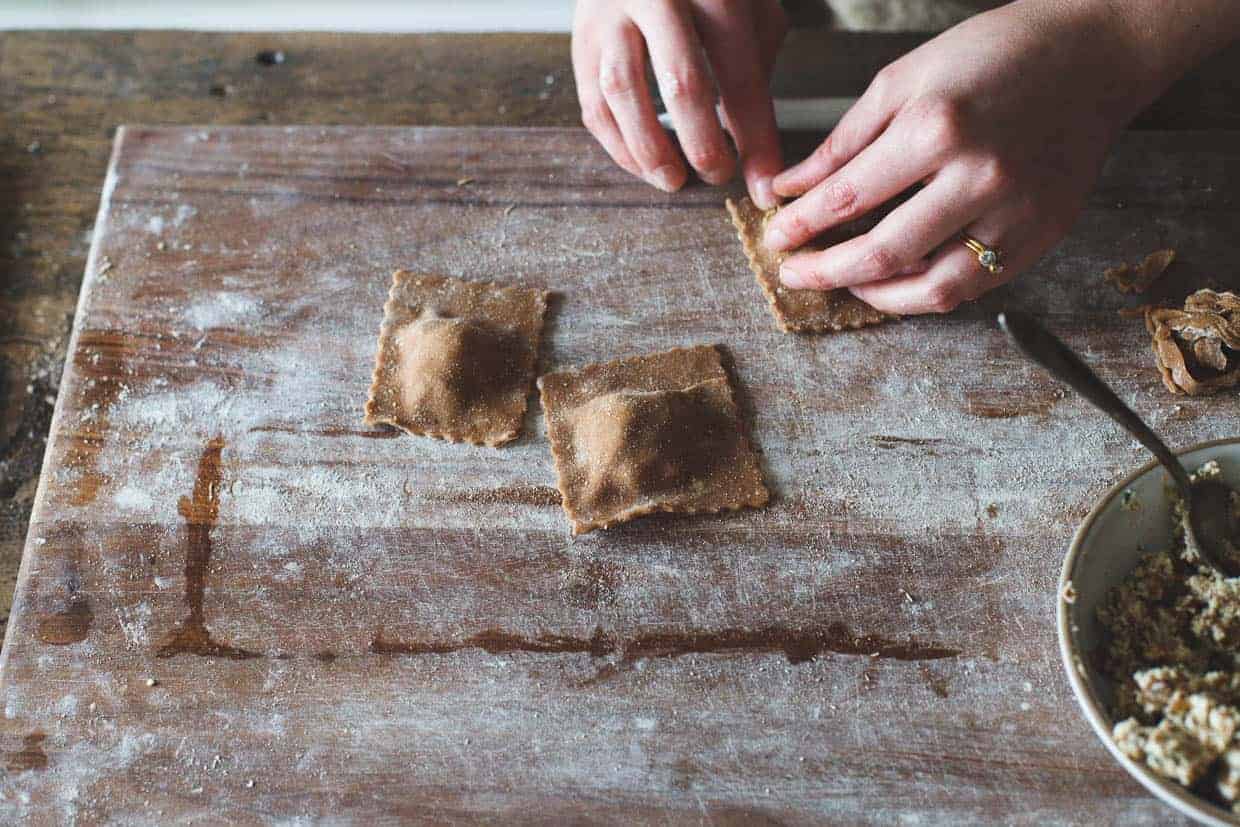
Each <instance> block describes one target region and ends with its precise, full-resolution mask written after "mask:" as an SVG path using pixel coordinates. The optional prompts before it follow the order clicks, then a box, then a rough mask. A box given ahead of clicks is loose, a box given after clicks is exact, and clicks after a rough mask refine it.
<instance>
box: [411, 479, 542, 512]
mask: <svg viewBox="0 0 1240 827" xmlns="http://www.w3.org/2000/svg"><path fill="white" fill-rule="evenodd" d="M426 499H428V500H430V501H431V502H441V503H452V504H458V505H466V504H473V503H476V504H478V505H497V504H507V505H533V506H539V507H543V508H552V507H556V506H559V504H560V492H559V491H558V490H556V489H554V488H551V487H549V486H546V485H502V486H500V487H498V488H481V489H475V490H472V491H471V490H468V489H461V490H452V491H435V492H427V494H426Z"/></svg>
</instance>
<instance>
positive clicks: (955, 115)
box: [915, 100, 965, 153]
mask: <svg viewBox="0 0 1240 827" xmlns="http://www.w3.org/2000/svg"><path fill="white" fill-rule="evenodd" d="M915 114H916V115H917V117H918V120H919V123H920V126H919V129H918V131H919V133H920V135H921V140H922V142H923V144H924V145H925V147H926V148H927V149H929V150H930V151H931V152H932V153H944V152H949V151H951V150H954V149H957V148H959V147H961V146H963V145H964V142H965V113H964V110H963V107H961V106H960V104H958V103H956V102H955V101H950V100H935V101H930V102H927V103H923V104H921V105H920V106H918V108H917V112H916V113H915Z"/></svg>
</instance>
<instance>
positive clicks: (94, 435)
mask: <svg viewBox="0 0 1240 827" xmlns="http://www.w3.org/2000/svg"><path fill="white" fill-rule="evenodd" d="M93 346H94V348H96V349H95V350H94V351H93V352H92V351H90V350H88V349H87V348H85V347H79V348H78V351H77V354H76V358H75V365H74V367H76V368H77V370H78V376H79V377H81V379H80V380H79V381H80V385H79V387H78V391H79V393H80V395H81V407H82V409H83V410H84V411H87V412H88V413H89V416H88V417H84V418H83V419H82V420H81V421H79V423H78V426H77V428H76V429H74V430H73V436H74V441H73V447H72V448H71V449H70V451H69V453H68V454H67V456H66V463H67V464H68V465H69V466H70V467H72V468H74V469H76V470H77V471H78V472H79V477H78V481H77V488H76V489H75V490H74V492H73V496H72V498H71V499H70V502H71V503H72V504H73V505H78V506H81V505H89V504H90V503H92V502H94V501H95V497H96V496H98V494H99V488H100V486H102V485H103V484H104V483H105V482H107V475H106V474H103V473H102V472H100V471H99V469H98V464H99V452H100V451H101V450H102V449H103V442H104V439H105V438H106V437H107V434H108V430H109V428H110V427H111V424H110V421H109V419H108V411H109V410H110V409H111V407H112V403H113V402H115V401H116V400H117V398H118V397H119V396H120V394H121V392H122V391H123V390H124V387H125V386H124V384H123V383H122V382H121V376H122V375H123V374H124V372H125V359H124V358H123V357H124V353H125V350H126V347H125V343H124V341H123V339H111V338H108V337H100V338H99V340H97V341H95V342H93Z"/></svg>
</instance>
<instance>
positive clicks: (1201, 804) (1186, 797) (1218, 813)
mask: <svg viewBox="0 0 1240 827" xmlns="http://www.w3.org/2000/svg"><path fill="white" fill-rule="evenodd" d="M1237 444H1240V437H1227V438H1224V439H1213V440H1209V441H1207V442H1200V443H1198V444H1196V445H1191V446H1189V447H1187V448H1182V449H1179V450H1177V451H1175V454H1176V455H1177V456H1182V455H1184V454H1192V453H1195V452H1197V451H1204V450H1209V449H1211V448H1218V447H1220V446H1223V445H1237ZM1158 467H1159V465H1158V460H1150V461H1149V462H1147V463H1145V464H1144V465H1142V466H1141V467H1140V468H1138V469H1137V470H1135V471H1133V472H1132V473H1130V474H1128V475H1127V476H1126V477H1124V478H1123V479H1122V480H1120V481H1119V482H1117V483H1115V485H1113V486H1112V487H1111V489H1110V490H1109V491H1107V493H1106V494H1105V495H1104V496H1103V497H1102V499H1100V500H1099V501H1098V503H1097V505H1095V506H1094V507H1093V508H1092V509H1091V510H1090V512H1089V514H1087V515H1086V517H1085V519H1084V520H1083V521H1082V522H1081V525H1080V527H1079V528H1077V530H1076V534H1074V535H1073V537H1072V543H1071V545H1069V546H1068V554H1067V556H1066V557H1065V558H1064V561H1063V568H1062V569H1061V570H1060V572H1059V591H1058V592H1056V594H1055V607H1056V615H1057V618H1058V627H1059V654H1060V657H1061V659H1062V661H1063V667H1064V670H1065V671H1066V672H1067V673H1068V682H1069V683H1070V684H1071V685H1072V692H1073V694H1074V695H1076V700H1077V702H1078V703H1079V704H1080V706H1081V710H1082V711H1083V712H1084V713H1085V718H1086V720H1088V721H1089V724H1090V726H1092V727H1093V730H1094V732H1095V733H1096V734H1097V736H1098V738H1099V739H1101V741H1102V743H1103V745H1104V746H1105V747H1106V748H1107V751H1108V752H1110V753H1111V755H1112V756H1113V757H1114V758H1115V760H1116V761H1118V762H1119V764H1120V766H1122V767H1123V768H1124V769H1125V770H1127V771H1128V774H1129V775H1131V776H1132V777H1133V778H1135V779H1136V780H1137V781H1139V782H1140V783H1141V786H1143V787H1145V789H1147V790H1149V791H1150V792H1151V793H1153V794H1154V795H1155V796H1157V797H1158V798H1159V799H1161V800H1162V801H1163V802H1164V803H1165V804H1168V805H1170V806H1171V807H1172V808H1173V809H1175V810H1178V811H1179V812H1181V813H1183V814H1184V815H1187V816H1190V817H1191V818H1194V819H1196V820H1198V821H1200V822H1201V823H1203V824H1209V825H1212V827H1234V825H1236V824H1238V823H1240V820H1238V819H1237V818H1236V817H1235V816H1233V815H1232V814H1231V813H1229V812H1228V811H1227V810H1224V809H1223V808H1222V807H1219V806H1218V805H1216V804H1214V803H1212V802H1209V801H1206V800H1205V799H1203V798H1201V797H1200V796H1197V795H1194V794H1193V793H1191V792H1190V791H1189V790H1187V789H1186V788H1184V787H1181V786H1180V785H1179V784H1176V783H1174V782H1172V781H1166V780H1163V779H1162V778H1161V777H1159V776H1157V775H1155V774H1154V773H1153V772H1152V771H1150V770H1149V769H1148V768H1147V767H1144V766H1142V765H1140V764H1138V763H1136V762H1135V761H1133V760H1132V759H1131V758H1129V757H1128V756H1127V755H1124V754H1123V753H1122V752H1120V750H1119V747H1118V746H1116V745H1115V742H1114V741H1113V740H1112V739H1111V726H1110V724H1109V723H1108V721H1107V716H1106V712H1105V711H1104V710H1103V708H1102V705H1101V704H1100V703H1099V702H1098V699H1097V698H1096V697H1094V693H1093V690H1092V689H1091V688H1090V687H1089V686H1088V684H1086V682H1085V678H1084V677H1083V676H1081V675H1080V674H1078V673H1077V669H1076V663H1075V659H1076V656H1077V651H1076V647H1075V645H1074V644H1073V642H1072V635H1071V633H1070V631H1071V630H1070V629H1069V625H1070V622H1071V621H1070V619H1069V617H1068V603H1067V602H1066V601H1065V600H1064V599H1063V594H1064V590H1065V589H1066V588H1067V586H1068V584H1069V583H1070V582H1071V581H1072V572H1073V570H1074V569H1075V567H1076V562H1077V559H1078V557H1080V554H1081V546H1082V545H1083V543H1084V540H1085V535H1086V534H1088V533H1089V530H1090V529H1091V528H1092V527H1093V524H1094V521H1095V520H1096V519H1097V518H1098V516H1099V515H1100V514H1101V513H1102V512H1103V511H1104V510H1105V509H1106V507H1107V506H1108V505H1109V504H1110V503H1111V500H1113V499H1115V498H1116V497H1117V496H1120V495H1121V494H1122V493H1123V491H1124V490H1125V489H1127V488H1129V487H1130V486H1131V485H1132V484H1133V482H1135V481H1136V480H1137V479H1138V478H1139V477H1142V476H1144V475H1145V474H1148V473H1149V472H1150V471H1152V470H1154V469H1155V468H1158Z"/></svg>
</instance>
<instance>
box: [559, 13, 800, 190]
mask: <svg viewBox="0 0 1240 827" xmlns="http://www.w3.org/2000/svg"><path fill="white" fill-rule="evenodd" d="M786 31H787V20H786V18H785V16H784V12H783V8H782V7H781V6H780V5H779V3H778V0H578V2H577V6H576V9H575V11H574V14H573V75H574V77H575V78H576V81H577V96H578V98H579V99H580V101H581V120H582V123H583V124H584V125H585V127H586V128H587V129H589V130H590V132H591V133H592V134H593V135H594V137H595V138H596V139H598V142H599V143H600V144H602V145H603V148H604V149H605V150H606V151H607V153H608V154H609V155H611V157H612V159H613V160H615V162H616V163H617V164H619V165H620V166H621V167H623V168H624V169H625V170H627V171H628V172H630V173H632V174H633V175H636V176H638V177H640V178H642V179H644V180H645V181H647V182H648V183H650V184H653V185H654V186H656V187H658V188H659V189H661V190H663V191H665V192H674V191H675V190H678V189H680V188H681V187H682V186H683V185H684V183H685V180H686V178H687V177H688V171H687V170H686V169H685V164H684V160H683V159H682V157H681V153H680V152H678V151H677V150H676V147H675V145H674V144H673V139H672V138H671V137H670V136H669V135H668V134H667V133H666V132H665V131H664V130H663V128H662V127H661V126H659V122H658V120H657V118H656V113H655V107H654V101H653V100H652V99H651V95H650V91H649V89H648V88H647V85H646V65H647V61H649V64H650V66H651V68H652V69H653V71H654V77H655V82H656V83H657V84H658V87H659V94H660V95H661V96H662V98H663V102H664V103H665V104H666V106H667V111H668V113H669V114H670V115H671V116H672V121H673V123H674V124H675V125H676V137H677V138H678V139H679V141H680V145H681V148H682V149H683V150H684V157H685V158H687V159H688V160H689V163H690V164H691V165H692V166H693V168H694V169H695V170H696V171H697V173H698V175H700V176H701V177H702V179H703V180H705V181H707V182H709V183H711V184H722V183H724V182H726V181H728V180H730V179H731V178H732V176H733V174H734V173H735V171H736V167H737V163H738V158H737V157H736V156H735V155H734V154H733V151H732V148H731V147H730V146H729V144H728V140H727V137H726V136H725V135H724V130H723V128H721V127H720V124H719V115H718V114H717V113H716V111H715V103H716V101H718V102H719V103H720V105H721V108H722V112H723V118H724V122H725V124H726V125H727V132H728V134H730V135H731V136H732V141H733V142H734V143H735V145H736V150H737V153H738V154H739V165H740V168H741V173H742V175H743V176H744V179H745V183H746V186H747V187H748V189H749V193H750V197H752V198H753V200H754V203H756V204H758V205H760V206H763V207H773V206H775V203H776V199H775V196H774V193H773V190H772V179H773V178H774V176H775V174H776V173H778V172H779V171H780V170H781V169H782V168H783V161H782V158H781V155H780V149H779V135H778V133H777V131H776V129H775V113H774V110H773V108H772V105H771V96H770V92H769V91H768V90H767V82H768V80H769V78H770V74H771V68H772V66H773V65H774V63H775V55H776V53H777V52H778V51H779V44H780V43H781V42H782V41H783V38H784V34H785V32H786Z"/></svg>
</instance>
